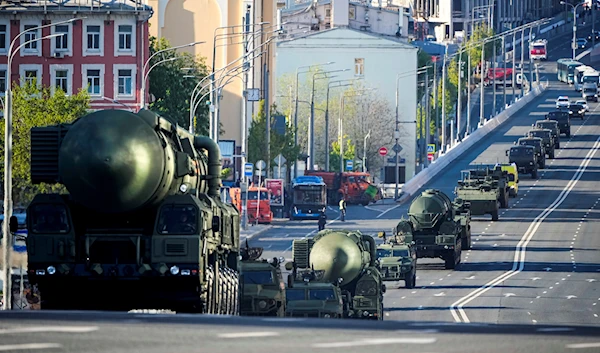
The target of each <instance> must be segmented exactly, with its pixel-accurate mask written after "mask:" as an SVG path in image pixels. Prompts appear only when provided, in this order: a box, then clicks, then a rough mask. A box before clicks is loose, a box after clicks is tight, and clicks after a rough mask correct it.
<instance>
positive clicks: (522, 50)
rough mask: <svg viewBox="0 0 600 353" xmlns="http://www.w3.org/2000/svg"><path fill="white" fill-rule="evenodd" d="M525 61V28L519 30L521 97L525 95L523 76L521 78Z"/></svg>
mask: <svg viewBox="0 0 600 353" xmlns="http://www.w3.org/2000/svg"><path fill="white" fill-rule="evenodd" d="M524 61H525V28H523V29H521V97H523V95H525V93H524V92H525V91H524V90H525V76H523V66H524Z"/></svg>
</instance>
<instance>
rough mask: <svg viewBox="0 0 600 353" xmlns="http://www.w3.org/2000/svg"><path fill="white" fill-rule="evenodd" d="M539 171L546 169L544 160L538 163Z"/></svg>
mask: <svg viewBox="0 0 600 353" xmlns="http://www.w3.org/2000/svg"><path fill="white" fill-rule="evenodd" d="M540 169H546V161H545V160H544V161H542V162H541V163H540Z"/></svg>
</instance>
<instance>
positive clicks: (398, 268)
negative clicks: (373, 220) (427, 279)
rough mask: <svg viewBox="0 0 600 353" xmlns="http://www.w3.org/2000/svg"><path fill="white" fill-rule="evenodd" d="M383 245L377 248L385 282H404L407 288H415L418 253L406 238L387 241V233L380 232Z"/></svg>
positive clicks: (379, 235) (392, 238) (398, 237)
mask: <svg viewBox="0 0 600 353" xmlns="http://www.w3.org/2000/svg"><path fill="white" fill-rule="evenodd" d="M378 237H379V238H383V244H380V245H379V246H377V260H378V261H379V264H380V266H379V267H380V269H381V274H382V276H383V280H384V281H402V280H404V283H405V287H406V288H414V287H415V286H416V282H417V252H416V250H415V248H414V247H413V246H412V244H411V243H406V242H405V239H404V237H400V236H394V237H391V238H390V239H386V235H385V232H379V234H378Z"/></svg>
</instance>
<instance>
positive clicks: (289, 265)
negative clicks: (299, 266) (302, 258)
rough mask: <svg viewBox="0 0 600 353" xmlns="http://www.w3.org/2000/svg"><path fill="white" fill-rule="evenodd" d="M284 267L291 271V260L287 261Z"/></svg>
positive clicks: (292, 267) (292, 266) (292, 264)
mask: <svg viewBox="0 0 600 353" xmlns="http://www.w3.org/2000/svg"><path fill="white" fill-rule="evenodd" d="M285 269H286V270H288V271H291V270H293V269H294V263H293V262H288V263H286V264H285Z"/></svg>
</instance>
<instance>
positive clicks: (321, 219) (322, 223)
mask: <svg viewBox="0 0 600 353" xmlns="http://www.w3.org/2000/svg"><path fill="white" fill-rule="evenodd" d="M326 223H327V215H326V214H325V210H322V211H321V213H320V214H319V232H320V231H322V230H323V229H325V224H326Z"/></svg>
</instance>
